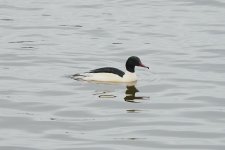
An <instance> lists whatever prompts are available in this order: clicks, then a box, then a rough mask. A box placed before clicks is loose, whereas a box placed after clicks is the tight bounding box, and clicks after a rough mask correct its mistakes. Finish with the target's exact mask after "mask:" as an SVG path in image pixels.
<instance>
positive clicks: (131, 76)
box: [80, 71, 137, 82]
mask: <svg viewBox="0 0 225 150" xmlns="http://www.w3.org/2000/svg"><path fill="white" fill-rule="evenodd" d="M82 75H83V76H82V77H80V79H82V80H86V81H102V82H133V81H136V80H137V76H136V74H135V73H131V72H128V71H126V72H125V74H124V76H123V77H120V76H118V75H116V74H113V73H85V74H82Z"/></svg>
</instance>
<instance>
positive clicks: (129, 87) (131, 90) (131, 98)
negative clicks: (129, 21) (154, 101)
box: [124, 84, 149, 103]
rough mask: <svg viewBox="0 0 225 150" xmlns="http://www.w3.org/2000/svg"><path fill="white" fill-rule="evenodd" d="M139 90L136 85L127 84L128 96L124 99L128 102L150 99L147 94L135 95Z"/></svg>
mask: <svg viewBox="0 0 225 150" xmlns="http://www.w3.org/2000/svg"><path fill="white" fill-rule="evenodd" d="M137 92H139V90H138V89H137V88H136V86H135V84H134V85H127V90H126V92H125V94H126V96H125V97H124V100H125V101H126V102H132V103H139V102H138V101H137V100H146V99H149V97H147V96H135V94H136V93H137Z"/></svg>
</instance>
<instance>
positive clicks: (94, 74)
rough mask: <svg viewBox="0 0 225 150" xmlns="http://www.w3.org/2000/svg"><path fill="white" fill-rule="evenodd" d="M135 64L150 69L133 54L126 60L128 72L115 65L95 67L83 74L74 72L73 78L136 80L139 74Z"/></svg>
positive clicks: (110, 80)
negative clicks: (136, 71) (136, 72)
mask: <svg viewBox="0 0 225 150" xmlns="http://www.w3.org/2000/svg"><path fill="white" fill-rule="evenodd" d="M135 66H139V67H144V68H148V69H149V67H147V66H145V65H143V64H142V63H141V60H140V58H138V57H136V56H131V57H129V58H128V59H127V62H126V72H123V71H121V70H119V69H117V68H113V67H104V68H99V69H94V70H91V71H89V72H86V73H82V74H74V75H73V76H72V78H73V79H75V80H85V81H100V82H134V81H136V80H137V76H136V74H135Z"/></svg>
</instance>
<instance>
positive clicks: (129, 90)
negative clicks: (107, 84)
mask: <svg viewBox="0 0 225 150" xmlns="http://www.w3.org/2000/svg"><path fill="white" fill-rule="evenodd" d="M136 83H137V82H130V83H126V84H125V85H126V91H125V97H124V100H125V101H126V102H132V103H140V101H141V100H147V99H149V97H148V96H136V93H137V92H139V90H138V89H137V88H136ZM116 84H117V83H112V84H111V85H116ZM112 91H113V90H112V89H111V90H107V91H98V92H96V93H95V94H94V95H98V97H99V98H103V99H106V98H107V99H108V98H110V99H111V98H115V97H117V96H115V95H114V94H111V93H112Z"/></svg>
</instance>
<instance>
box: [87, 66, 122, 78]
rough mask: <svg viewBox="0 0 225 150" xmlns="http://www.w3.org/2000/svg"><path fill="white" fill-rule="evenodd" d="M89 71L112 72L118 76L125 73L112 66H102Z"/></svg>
mask: <svg viewBox="0 0 225 150" xmlns="http://www.w3.org/2000/svg"><path fill="white" fill-rule="evenodd" d="M89 73H113V74H116V75H118V76H120V77H123V75H124V74H125V73H124V72H123V71H121V70H119V69H117V68H113V67H104V68H99V69H94V70H91V71H90V72H89Z"/></svg>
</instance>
